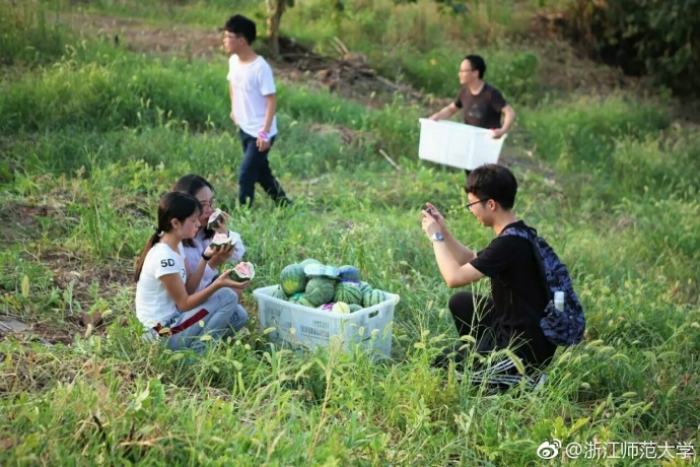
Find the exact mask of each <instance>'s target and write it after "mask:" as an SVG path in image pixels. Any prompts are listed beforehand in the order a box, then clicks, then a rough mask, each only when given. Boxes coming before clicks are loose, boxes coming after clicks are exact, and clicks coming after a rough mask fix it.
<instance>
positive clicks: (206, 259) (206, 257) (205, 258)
mask: <svg viewBox="0 0 700 467" xmlns="http://www.w3.org/2000/svg"><path fill="white" fill-rule="evenodd" d="M202 259H203V260H204V261H209V260H210V259H211V256H207V255H206V253H205V252H202Z"/></svg>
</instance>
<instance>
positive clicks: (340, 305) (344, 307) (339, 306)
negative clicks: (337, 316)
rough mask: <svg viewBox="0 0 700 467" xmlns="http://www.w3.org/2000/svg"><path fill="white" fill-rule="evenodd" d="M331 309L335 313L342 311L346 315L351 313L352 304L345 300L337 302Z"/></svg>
mask: <svg viewBox="0 0 700 467" xmlns="http://www.w3.org/2000/svg"><path fill="white" fill-rule="evenodd" d="M331 311H332V312H334V313H342V314H344V315H346V314H348V313H350V305H348V304H347V303H345V302H335V303H334V304H333V308H331Z"/></svg>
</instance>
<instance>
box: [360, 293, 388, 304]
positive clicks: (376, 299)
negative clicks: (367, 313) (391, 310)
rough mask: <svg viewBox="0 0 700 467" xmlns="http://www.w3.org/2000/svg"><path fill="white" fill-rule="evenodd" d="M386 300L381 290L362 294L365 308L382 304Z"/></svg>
mask: <svg viewBox="0 0 700 467" xmlns="http://www.w3.org/2000/svg"><path fill="white" fill-rule="evenodd" d="M384 300H386V296H385V295H384V292H382V291H381V290H379V289H372V290H367V291H366V292H365V293H364V294H362V306H364V307H365V308H367V307H368V306H372V305H377V304H379V303H382V302H383V301H384Z"/></svg>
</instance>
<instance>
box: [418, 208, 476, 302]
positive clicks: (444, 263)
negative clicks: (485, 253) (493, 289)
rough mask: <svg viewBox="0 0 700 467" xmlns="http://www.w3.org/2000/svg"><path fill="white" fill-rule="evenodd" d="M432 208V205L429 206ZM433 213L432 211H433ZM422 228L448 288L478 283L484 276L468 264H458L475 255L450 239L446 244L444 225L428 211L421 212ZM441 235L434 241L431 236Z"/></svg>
mask: <svg viewBox="0 0 700 467" xmlns="http://www.w3.org/2000/svg"><path fill="white" fill-rule="evenodd" d="M430 206H432V205H430ZM433 212H434V211H433ZM422 214H423V219H422V228H423V231H424V232H425V234H426V235H427V236H428V238H429V239H431V241H432V243H433V253H435V261H436V262H437V265H438V269H439V270H440V275H441V276H442V278H443V280H444V281H445V284H447V286H448V287H450V288H454V287H461V286H463V285H467V284H470V283H472V282H475V281H478V280H479V279H481V278H482V277H483V276H484V275H483V274H482V273H481V272H479V271H478V270H477V269H476V268H474V266H472V265H471V264H469V263H468V262H464V263H460V261H461V260H464V259H468V260H471V259H473V258H475V257H476V253H474V252H473V251H471V250H470V249H469V248H467V247H465V246H464V245H462V244H461V243H459V242H458V241H456V240H455V239H454V238H453V237H452V236H451V235H450V237H452V242H451V244H448V243H447V235H446V234H445V232H447V229H446V228H444V223H443V225H442V226H441V225H440V223H438V221H437V220H436V218H435V217H434V215H432V214H431V213H430V212H429V211H428V210H424V211H423V213H422ZM438 232H440V233H442V234H443V235H444V236H445V238H444V239H443V240H442V241H440V240H434V239H433V235H434V234H436V233H438Z"/></svg>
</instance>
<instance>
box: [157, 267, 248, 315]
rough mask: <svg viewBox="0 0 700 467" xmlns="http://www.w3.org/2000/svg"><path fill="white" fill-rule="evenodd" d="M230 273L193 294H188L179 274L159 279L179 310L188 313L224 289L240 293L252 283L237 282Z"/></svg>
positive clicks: (224, 273) (223, 273)
mask: <svg viewBox="0 0 700 467" xmlns="http://www.w3.org/2000/svg"><path fill="white" fill-rule="evenodd" d="M230 272H231V271H230V270H229V271H224V272H222V273H221V275H220V276H219V277H217V278H216V280H214V282H212V283H211V284H210V285H209V286H207V287H206V288H204V289H202V290H200V291H199V292H195V293H193V294H188V293H187V290H186V289H185V283H184V282H182V279H181V278H180V275H179V274H166V275H163V276H160V277H159V279H160V280H161V281H162V282H163V287H165V290H166V291H167V292H168V295H170V297H171V298H172V299H173V301H174V302H175V305H176V306H177V308H178V310H180V311H188V310H191V309H192V308H194V307H196V306H198V305H201V304H202V303H204V302H205V301H206V300H207V299H208V298H209V297H211V296H212V294H213V293H214V292H216V291H217V290H219V289H220V288H222V287H231V288H233V289H235V290H236V291H238V290H242V289H245V288H246V287H247V286H248V284H249V282H250V281H247V282H236V281H234V280H232V279H231V278H229V277H228V275H229V273H230Z"/></svg>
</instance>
